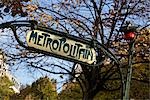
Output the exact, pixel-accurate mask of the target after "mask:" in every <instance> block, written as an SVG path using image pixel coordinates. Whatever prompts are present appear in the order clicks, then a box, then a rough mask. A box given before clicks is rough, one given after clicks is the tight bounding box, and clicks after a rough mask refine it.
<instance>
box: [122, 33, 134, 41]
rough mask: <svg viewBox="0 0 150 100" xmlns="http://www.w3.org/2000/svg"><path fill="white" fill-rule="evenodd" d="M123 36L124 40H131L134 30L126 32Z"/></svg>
mask: <svg viewBox="0 0 150 100" xmlns="http://www.w3.org/2000/svg"><path fill="white" fill-rule="evenodd" d="M124 38H125V40H133V39H134V38H135V32H126V33H125V34H124Z"/></svg>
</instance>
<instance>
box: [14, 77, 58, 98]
mask: <svg viewBox="0 0 150 100" xmlns="http://www.w3.org/2000/svg"><path fill="white" fill-rule="evenodd" d="M55 86H56V84H55V83H52V82H51V81H50V79H49V78H48V77H41V78H39V79H38V80H36V81H35V82H33V83H32V85H31V86H27V87H26V88H24V89H22V90H21V91H20V94H15V95H13V96H12V100H14V99H21V100H22V99H23V100H28V99H30V100H56V99H57V92H56V87H55Z"/></svg>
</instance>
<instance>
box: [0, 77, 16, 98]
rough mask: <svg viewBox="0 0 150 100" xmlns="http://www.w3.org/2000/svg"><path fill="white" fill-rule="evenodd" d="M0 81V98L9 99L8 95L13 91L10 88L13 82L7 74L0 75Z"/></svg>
mask: <svg viewBox="0 0 150 100" xmlns="http://www.w3.org/2000/svg"><path fill="white" fill-rule="evenodd" d="M0 82H1V83H0V99H3V100H9V99H10V98H9V97H10V96H11V95H13V94H14V91H13V90H12V89H11V88H10V86H12V85H13V83H12V82H11V81H10V80H9V78H8V77H7V76H3V77H0Z"/></svg>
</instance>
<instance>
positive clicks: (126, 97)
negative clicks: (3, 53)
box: [123, 40, 135, 100]
mask: <svg viewBox="0 0 150 100" xmlns="http://www.w3.org/2000/svg"><path fill="white" fill-rule="evenodd" d="M134 43H135V41H134V40H133V41H131V42H130V44H129V58H128V68H127V75H126V84H125V88H124V89H125V90H124V91H125V92H124V96H123V100H129V96H130V95H129V92H130V83H131V78H132V58H133V49H134Z"/></svg>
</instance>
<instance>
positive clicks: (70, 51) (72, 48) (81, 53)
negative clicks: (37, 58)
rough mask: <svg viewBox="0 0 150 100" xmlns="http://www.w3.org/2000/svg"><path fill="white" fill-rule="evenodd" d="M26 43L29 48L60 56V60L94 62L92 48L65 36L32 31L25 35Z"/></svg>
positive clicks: (94, 56) (94, 57)
mask: <svg viewBox="0 0 150 100" xmlns="http://www.w3.org/2000/svg"><path fill="white" fill-rule="evenodd" d="M26 41H27V44H28V46H29V47H33V48H35V49H38V50H42V51H46V52H48V53H51V54H55V55H58V56H61V58H62V57H65V58H68V59H72V60H76V61H80V62H84V63H88V64H92V63H94V62H95V61H96V52H95V50H94V48H90V47H89V46H88V45H87V44H84V43H81V42H78V41H74V40H71V39H69V38H66V37H65V36H59V35H55V34H51V33H48V32H44V31H40V30H32V31H30V32H28V33H27V36H26Z"/></svg>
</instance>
